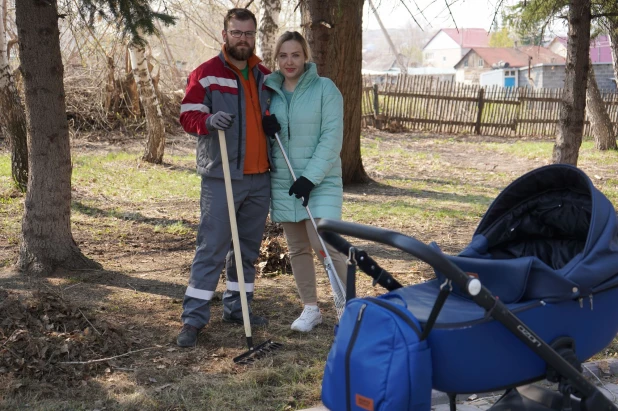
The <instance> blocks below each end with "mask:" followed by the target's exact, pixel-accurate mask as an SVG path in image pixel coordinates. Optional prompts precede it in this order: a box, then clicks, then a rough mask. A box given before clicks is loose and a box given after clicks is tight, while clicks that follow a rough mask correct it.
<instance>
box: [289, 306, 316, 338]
mask: <svg viewBox="0 0 618 411" xmlns="http://www.w3.org/2000/svg"><path fill="white" fill-rule="evenodd" d="M321 323H322V314H321V313H320V309H319V308H318V307H314V306H309V305H306V306H305V309H304V310H303V312H302V314H301V315H300V317H298V318H297V319H296V321H294V322H293V323H292V329H293V330H294V331H300V332H303V333H306V332H309V331H311V330H313V327H315V326H316V325H318V324H321Z"/></svg>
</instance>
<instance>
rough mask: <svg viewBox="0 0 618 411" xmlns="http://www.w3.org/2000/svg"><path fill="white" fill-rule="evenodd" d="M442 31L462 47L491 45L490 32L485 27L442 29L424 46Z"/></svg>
mask: <svg viewBox="0 0 618 411" xmlns="http://www.w3.org/2000/svg"><path fill="white" fill-rule="evenodd" d="M440 32H444V34H446V35H447V36H449V37H450V38H452V39H453V40H454V41H455V42H456V43H457V44H459V47H461V48H471V47H489V33H487V30H485V29H440V30H438V32H437V33H436V34H434V35H433V37H431V38H430V39H429V41H428V42H427V43H426V44H425V46H423V48H425V47H427V45H428V44H429V43H431V41H432V40H433V39H434V38H435V37H436V36H437V35H438V34H440Z"/></svg>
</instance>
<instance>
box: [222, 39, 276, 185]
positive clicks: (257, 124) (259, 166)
mask: <svg viewBox="0 0 618 411" xmlns="http://www.w3.org/2000/svg"><path fill="white" fill-rule="evenodd" d="M223 55H224V56H225V60H226V61H227V63H228V64H229V65H230V67H231V68H232V69H233V70H234V71H235V72H236V74H238V78H239V79H240V83H241V84H239V86H240V85H242V88H243V91H244V94H245V107H246V109H245V112H244V113H243V114H242V115H243V116H244V117H245V124H246V126H247V127H246V132H245V168H244V170H243V173H244V174H258V173H265V172H266V171H268V170H269V168H270V164H269V163H268V152H267V150H268V147H267V145H266V135H265V134H264V129H262V109H261V108H260V99H259V94H258V90H257V83H256V82H255V77H254V76H253V73H252V69H253V67H255V66H256V65H257V64H258V63H259V62H260V61H262V60H260V58H259V57H257V56H256V55H252V56H251V57H249V60H247V65H248V66H249V79H248V80H245V78H244V77H243V75H242V73H241V72H240V70H239V69H238V68H237V67H236V66H234V65H233V64H232V63H230V60H229V58H228V55H227V51H226V49H225V46H224V47H223Z"/></svg>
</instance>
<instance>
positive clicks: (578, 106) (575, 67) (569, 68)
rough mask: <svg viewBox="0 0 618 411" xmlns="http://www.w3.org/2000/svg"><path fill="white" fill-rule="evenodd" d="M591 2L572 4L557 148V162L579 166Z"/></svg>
mask: <svg viewBox="0 0 618 411" xmlns="http://www.w3.org/2000/svg"><path fill="white" fill-rule="evenodd" d="M589 52H590V0H571V1H570V4H569V40H568V44H567V58H566V67H565V70H566V76H565V79H564V93H563V94H562V105H561V108H560V117H559V120H558V133H557V135H556V143H555V144H554V152H553V162H554V163H564V164H571V165H574V166H576V165H577V159H578V157H579V147H580V146H581V144H582V135H583V132H584V120H585V116H586V84H587V83H588V70H589V67H590V56H589Z"/></svg>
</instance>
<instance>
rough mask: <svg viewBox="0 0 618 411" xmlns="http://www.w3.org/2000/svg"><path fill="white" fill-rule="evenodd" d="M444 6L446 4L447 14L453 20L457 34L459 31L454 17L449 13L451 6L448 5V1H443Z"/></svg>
mask: <svg viewBox="0 0 618 411" xmlns="http://www.w3.org/2000/svg"><path fill="white" fill-rule="evenodd" d="M453 3H454V2H453ZM444 4H446V8H447V9H448V13H449V14H450V15H451V19H453V24H455V28H456V29H457V32H459V29H458V28H457V22H456V21H455V17H454V16H453V12H452V11H451V5H450V4H448V0H444Z"/></svg>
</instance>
